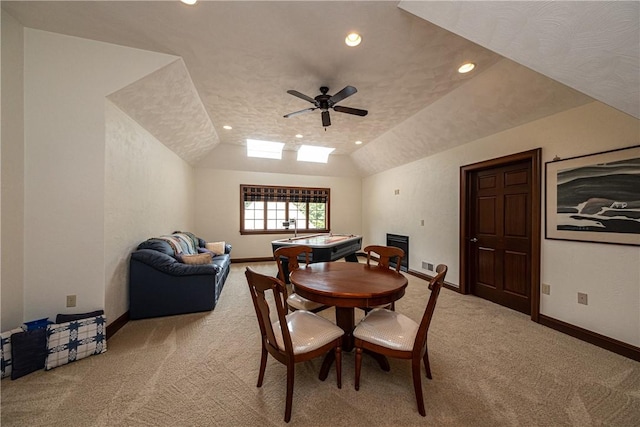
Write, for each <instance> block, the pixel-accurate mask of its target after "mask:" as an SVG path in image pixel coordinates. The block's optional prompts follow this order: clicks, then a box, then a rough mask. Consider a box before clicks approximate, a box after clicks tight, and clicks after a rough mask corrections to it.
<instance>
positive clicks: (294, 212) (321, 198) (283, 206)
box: [240, 184, 330, 234]
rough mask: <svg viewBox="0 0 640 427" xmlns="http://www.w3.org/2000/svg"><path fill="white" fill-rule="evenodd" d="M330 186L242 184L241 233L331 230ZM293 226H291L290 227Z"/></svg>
mask: <svg viewBox="0 0 640 427" xmlns="http://www.w3.org/2000/svg"><path fill="white" fill-rule="evenodd" d="M329 194H330V189H328V188H306V187H276V186H265V185H244V184H243V185H240V203H241V207H240V234H269V233H291V232H292V231H293V229H294V225H293V224H290V223H289V221H290V220H295V223H296V225H297V228H298V232H299V233H300V232H302V233H305V232H312V233H314V232H328V231H329V230H330V228H329ZM289 225H290V226H289Z"/></svg>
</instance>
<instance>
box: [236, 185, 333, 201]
mask: <svg viewBox="0 0 640 427" xmlns="http://www.w3.org/2000/svg"><path fill="white" fill-rule="evenodd" d="M240 187H241V191H242V200H243V201H245V202H305V203H325V202H326V201H327V200H328V199H329V189H328V188H295V187H293V188H292V187H276V186H258V185H241V186H240Z"/></svg>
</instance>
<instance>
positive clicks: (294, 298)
mask: <svg viewBox="0 0 640 427" xmlns="http://www.w3.org/2000/svg"><path fill="white" fill-rule="evenodd" d="M311 253H312V249H311V248H310V247H309V246H304V245H296V246H282V247H280V248H278V249H276V251H275V252H274V253H273V256H274V257H275V259H276V263H277V264H278V278H279V279H280V280H281V281H282V282H284V283H289V280H288V276H287V275H288V274H291V272H292V271H294V270H297V269H299V268H300V262H299V261H298V257H299V256H300V255H302V254H304V257H305V266H306V265H309V255H310V254H311ZM282 258H286V259H287V266H288V268H287V269H286V271H285V266H284V263H283V261H282ZM286 287H287V306H288V307H289V310H291V311H294V310H307V311H310V312H312V313H317V312H319V311H322V310H324V309H326V308H329V306H328V305H324V304H320V303H318V302H314V301H311V300H309V299H307V298H304V297H301V296H300V295H298V294H297V293H296V292H295V289H294V287H293V285H292V284H287V285H286Z"/></svg>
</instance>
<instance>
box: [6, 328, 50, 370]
mask: <svg viewBox="0 0 640 427" xmlns="http://www.w3.org/2000/svg"><path fill="white" fill-rule="evenodd" d="M46 358H47V330H46V329H44V328H40V329H34V330H32V331H26V332H18V333H17V334H13V335H11V359H12V369H11V379H12V380H15V379H18V378H20V377H23V376H25V375H27V374H30V373H31V372H34V371H37V370H39V369H42V368H44V361H45V359H46Z"/></svg>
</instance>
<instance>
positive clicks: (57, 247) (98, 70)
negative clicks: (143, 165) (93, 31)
mask: <svg viewBox="0 0 640 427" xmlns="http://www.w3.org/2000/svg"><path fill="white" fill-rule="evenodd" d="M24 59H25V62H24V64H25V65H24V100H25V105H24V107H25V109H24V110H25V113H24V120H25V123H24V129H25V163H24V165H25V166H24V177H25V178H24V191H25V201H24V206H25V219H24V239H25V241H26V242H31V243H30V244H29V246H28V247H26V248H25V253H26V256H25V265H24V271H25V273H24V318H25V319H24V320H32V319H35V318H39V317H45V316H49V317H54V316H55V314H56V313H69V312H84V311H89V310H94V309H98V308H104V307H105V286H106V285H105V275H106V268H105V259H107V258H109V259H111V258H112V256H111V255H110V254H107V253H106V250H107V248H105V97H106V96H107V95H108V94H110V93H112V92H114V91H116V90H118V89H120V88H122V87H124V86H126V85H128V84H130V83H131V82H133V81H135V80H137V79H139V78H141V77H143V76H145V75H146V74H149V73H150V72H152V71H155V70H156V69H158V68H160V67H162V66H164V65H166V64H168V63H169V62H171V61H173V60H175V57H173V56H170V55H164V54H157V53H153V52H147V51H142V50H139V49H131V48H126V47H121V46H116V45H112V44H107V43H100V42H94V41H91V40H86V39H80V38H76V37H69V36H63V35H59V34H54V33H48V32H44V31H38V30H32V29H25V51H24ZM66 295H77V306H76V307H74V308H66V307H65V301H66V298H65V297H66ZM113 320H114V319H108V322H109V323H110V322H112V321H113ZM3 326H5V327H9V326H15V325H3Z"/></svg>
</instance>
